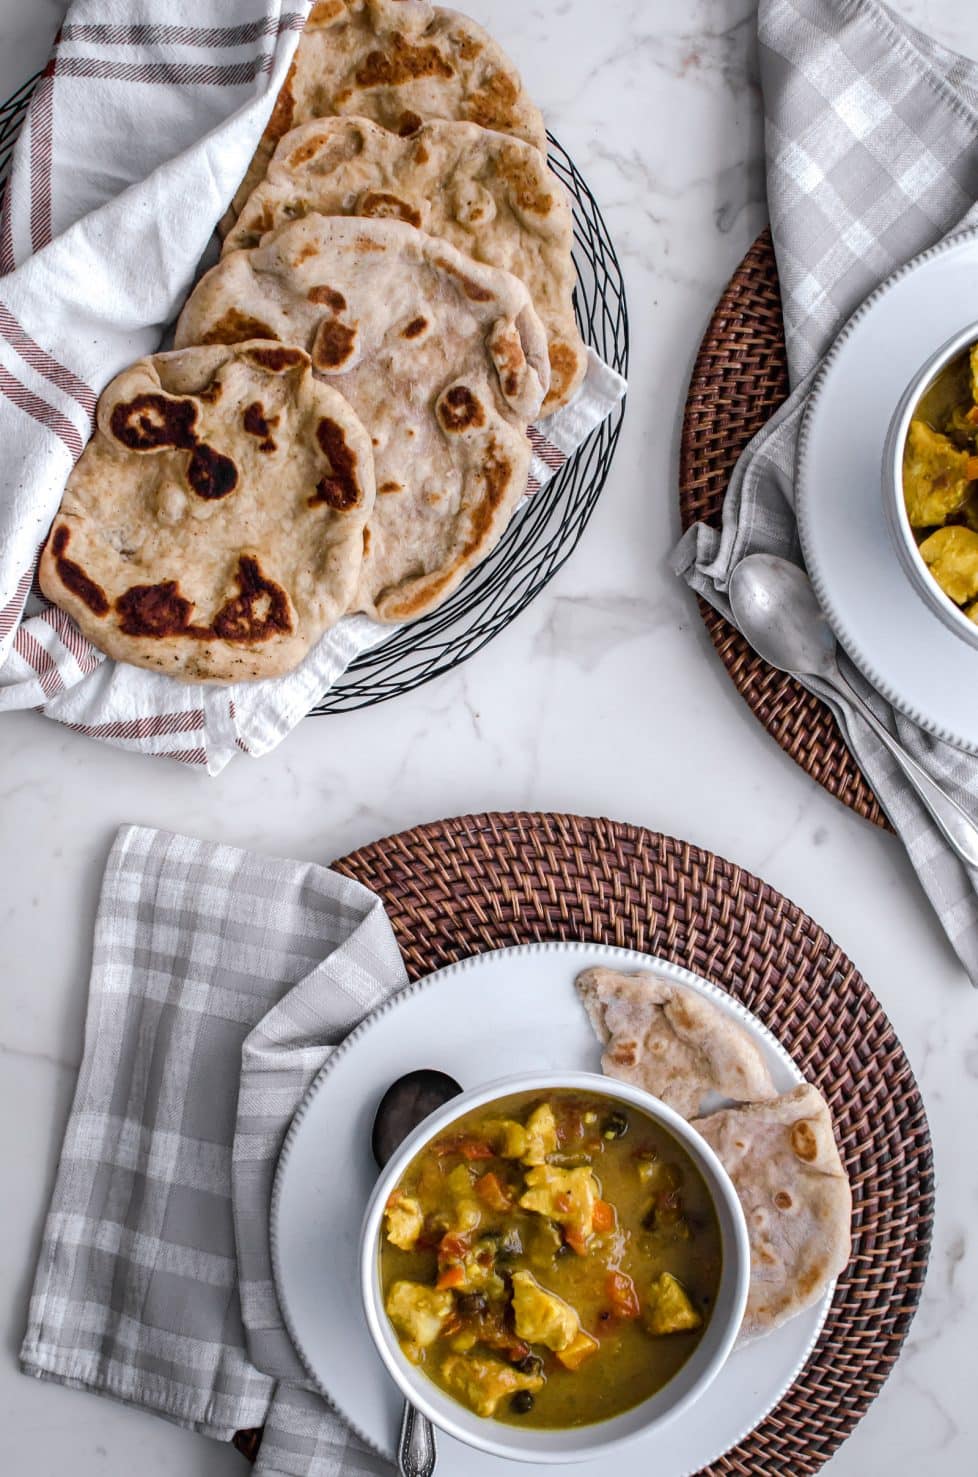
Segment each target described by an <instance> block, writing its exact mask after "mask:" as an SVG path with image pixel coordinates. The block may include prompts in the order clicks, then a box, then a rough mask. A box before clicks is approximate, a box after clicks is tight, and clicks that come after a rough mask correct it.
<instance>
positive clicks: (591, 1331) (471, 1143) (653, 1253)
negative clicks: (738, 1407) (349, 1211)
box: [380, 1089, 722, 1430]
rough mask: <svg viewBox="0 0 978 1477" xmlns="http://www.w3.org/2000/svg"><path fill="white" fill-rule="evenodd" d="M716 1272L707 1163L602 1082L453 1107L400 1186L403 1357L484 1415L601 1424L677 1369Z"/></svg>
mask: <svg viewBox="0 0 978 1477" xmlns="http://www.w3.org/2000/svg"><path fill="white" fill-rule="evenodd" d="M721 1270H722V1254H721V1232H720V1226H719V1222H718V1218H717V1213H716V1210H715V1208H714V1205H713V1201H712V1199H711V1196H710V1193H709V1190H708V1189H707V1186H706V1183H705V1181H704V1179H703V1176H702V1175H701V1174H700V1171H699V1170H698V1169H697V1167H696V1166H695V1164H694V1163H693V1161H692V1159H691V1158H690V1156H689V1155H688V1154H687V1152H686V1151H685V1149H684V1148H683V1147H682V1146H681V1145H680V1143H679V1142H678V1141H677V1140H676V1139H675V1138H674V1137H673V1136H672V1135H671V1134H670V1133H669V1131H668V1130H667V1129H665V1128H664V1127H663V1126H662V1125H661V1124H659V1123H657V1122H655V1121H654V1120H653V1119H651V1118H650V1117H648V1116H647V1115H646V1114H645V1113H643V1112H641V1111H640V1110H639V1109H637V1108H634V1107H632V1106H630V1105H624V1104H620V1103H617V1102H611V1101H609V1099H608V1098H606V1097H602V1096H600V1095H599V1094H597V1093H593V1094H590V1093H585V1092H579V1091H562V1090H559V1089H554V1090H551V1091H549V1092H547V1093H546V1094H543V1095H541V1094H540V1093H530V1094H526V1093H523V1094H517V1095H514V1096H511V1097H507V1098H502V1099H498V1100H497V1101H495V1102H493V1103H490V1104H486V1105H485V1106H483V1107H480V1108H478V1109H476V1110H474V1111H472V1112H470V1113H468V1114H467V1115H465V1116H464V1117H462V1118H459V1119H457V1120H456V1121H455V1122H454V1123H453V1124H451V1126H450V1128H449V1129H448V1130H446V1131H445V1132H444V1133H443V1134H442V1135H441V1136H440V1137H438V1138H436V1139H434V1140H433V1141H432V1142H430V1143H428V1144H427V1145H426V1146H425V1147H424V1148H423V1149H422V1150H421V1152H420V1153H419V1154H417V1155H416V1157H415V1158H414V1159H413V1160H412V1162H411V1164H410V1165H409V1167H408V1169H407V1170H406V1171H405V1173H404V1175H403V1176H402V1178H401V1180H400V1181H399V1183H398V1184H397V1186H396V1187H395V1189H394V1190H393V1192H392V1193H391V1195H390V1196H389V1198H388V1201H387V1205H386V1209H385V1214H384V1229H383V1233H382V1236H381V1248H380V1280H381V1288H382V1295H383V1301H384V1307H385V1309H386V1312H387V1316H388V1318H389V1319H390V1322H391V1325H392V1327H393V1329H394V1331H395V1333H396V1335H397V1339H398V1343H399V1344H400V1347H401V1349H402V1351H403V1352H404V1354H405V1355H406V1357H407V1358H408V1359H410V1360H411V1361H412V1362H413V1363H414V1364H415V1365H417V1366H418V1367H419V1368H420V1369H422V1370H423V1372H424V1373H425V1374H426V1375H427V1376H428V1378H430V1379H431V1380H433V1381H434V1383H435V1384H436V1385H438V1386H439V1387H440V1388H441V1389H442V1390H443V1391H444V1392H445V1393H446V1394H447V1395H449V1396H451V1397H452V1398H453V1399H455V1400H457V1401H459V1402H461V1403H462V1404H463V1405H465V1406H466V1407H468V1408H469V1409H470V1410H472V1411H474V1412H475V1413H476V1414H477V1415H479V1416H484V1417H493V1418H494V1419H496V1420H500V1421H505V1422H509V1423H513V1424H525V1425H529V1426H535V1427H538V1428H546V1429H551V1430H552V1429H567V1428H570V1427H574V1426H581V1425H587V1424H589V1423H591V1422H594V1421H600V1420H606V1419H608V1418H610V1417H612V1416H615V1415H619V1414H620V1413H621V1412H623V1411H626V1410H630V1409H631V1408H632V1407H633V1406H635V1405H638V1404H640V1403H641V1402H642V1401H644V1400H647V1399H649V1398H650V1397H651V1396H652V1395H654V1394H655V1393H656V1392H657V1391H658V1390H660V1389H662V1387H663V1386H664V1385H665V1384H666V1383H667V1382H668V1381H669V1380H670V1379H671V1378H672V1377H673V1376H674V1375H675V1374H676V1373H677V1371H678V1370H679V1369H680V1368H681V1367H682V1365H683V1364H685V1362H686V1361H687V1359H688V1358H689V1357H690V1355H691V1354H692V1352H693V1350H694V1349H695V1348H696V1345H697V1344H698V1343H699V1341H700V1339H701V1337H702V1335H703V1333H704V1330H705V1328H706V1325H707V1323H708V1321H709V1318H710V1314H711V1311H712V1309H713V1305H714V1301H715V1298H716V1295H717V1290H718V1287H719V1284H720V1275H721Z"/></svg>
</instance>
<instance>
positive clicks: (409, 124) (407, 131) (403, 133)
mask: <svg viewBox="0 0 978 1477" xmlns="http://www.w3.org/2000/svg"><path fill="white" fill-rule="evenodd" d="M423 123H424V119H423V118H422V117H421V116H420V114H418V113H411V112H407V113H402V114H401V121H400V123H398V125H397V134H398V137H399V138H410V137H411V135H412V133H417V132H418V130H419V129H420V128H421V126H422V124H423Z"/></svg>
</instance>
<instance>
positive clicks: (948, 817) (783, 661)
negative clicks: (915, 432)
mask: <svg viewBox="0 0 978 1477" xmlns="http://www.w3.org/2000/svg"><path fill="white" fill-rule="evenodd" d="M729 595H730V604H731V607H732V609H733V613H734V616H735V617H736V620H737V624H738V625H739V627H740V629H741V631H742V632H743V634H744V635H745V636H746V638H747V640H748V641H749V642H750V644H751V646H753V648H754V650H755V651H756V652H757V653H758V655H759V656H762V657H763V658H764V660H765V661H766V662H770V664H771V666H772V667H778V668H779V669H780V670H781V671H782V672H790V673H791V674H792V675H794V676H796V677H802V676H808V677H820V678H821V679H822V681H823V682H824V683H826V685H827V686H828V687H831V688H832V690H833V692H835V693H836V694H837V695H838V697H839V698H840V699H841V700H842V702H843V703H845V704H846V706H847V707H848V708H849V709H854V710H855V711H856V712H858V713H859V716H860V717H861V718H862V719H863V721H864V722H865V723H867V724H868V725H869V727H870V728H871V729H872V731H873V733H874V734H875V735H876V737H877V738H878V739H879V741H880V743H881V744H883V745H884V747H885V748H887V749H888V750H889V752H890V753H891V754H892V755H893V758H894V759H895V760H896V762H897V763H898V764H899V766H900V768H901V769H902V770H903V772H904V774H905V775H906V777H907V779H908V781H909V782H910V784H911V785H912V786H913V788H914V789H915V790H916V792H917V794H918V795H919V796H920V799H921V802H922V804H923V805H924V806H925V807H926V809H927V810H928V812H929V813H930V815H931V817H932V818H933V820H934V823H935V825H936V826H937V827H938V829H939V830H940V832H941V834H942V835H943V836H944V838H945V840H946V841H947V843H948V845H949V846H951V847H952V848H953V850H954V851H955V852H956V853H957V855H958V856H959V857H960V858H961V860H962V861H963V862H964V863H965V865H966V866H969V867H978V826H976V825H975V824H974V822H973V821H972V820H971V819H970V818H969V817H968V816H967V815H966V814H965V812H964V811H963V810H962V809H961V806H960V805H958V803H957V801H955V800H952V799H951V797H950V795H948V794H946V793H945V792H944V790H942V789H941V787H940V785H938V784H936V783H935V781H934V780H932V779H931V777H930V775H929V774H928V773H927V772H926V770H924V769H922V768H921V766H920V765H919V764H918V763H917V761H916V760H915V759H913V758H912V757H911V755H910V754H908V753H907V751H906V749H904V747H903V746H902V744H900V743H898V741H897V740H896V739H895V738H894V737H893V735H892V734H891V733H890V732H889V730H888V729H887V728H885V727H884V725H883V724H882V723H881V722H880V720H879V719H878V718H877V716H876V714H875V713H874V712H873V710H872V708H870V707H869V706H868V704H867V703H866V702H865V700H864V699H863V698H862V697H861V696H860V694H859V693H858V692H856V690H855V689H854V688H853V687H851V686H850V684H849V683H848V682H847V681H846V678H845V676H844V675H843V673H842V671H841V669H840V667H839V663H838V657H837V650H838V648H837V646H836V640H835V635H834V634H833V632H832V629H831V627H830V626H829V623H828V621H827V620H826V619H825V616H824V614H823V612H822V608H821V606H820V605H819V603H818V601H817V600H816V598H815V591H814V590H813V589H812V586H811V582H810V580H809V579H808V576H807V575H806V574H805V572H804V570H801V569H799V568H798V566H797V565H795V564H791V563H790V562H789V561H788V560H787V559H779V558H777V557H776V556H775V555H774V554H749V555H748V556H747V558H746V559H742V560H741V561H740V563H739V564H738V565H737V566H736V568H735V569H734V571H733V574H732V575H731V576H730V586H729Z"/></svg>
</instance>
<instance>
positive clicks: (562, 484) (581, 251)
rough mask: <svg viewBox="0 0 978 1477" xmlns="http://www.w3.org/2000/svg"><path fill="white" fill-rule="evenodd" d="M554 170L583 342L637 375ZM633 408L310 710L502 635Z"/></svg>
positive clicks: (591, 201)
mask: <svg viewBox="0 0 978 1477" xmlns="http://www.w3.org/2000/svg"><path fill="white" fill-rule="evenodd" d="M38 76H40V73H38V74H37V76H35V77H32V78H31V79H30V80H29V81H27V82H25V83H24V85H23V86H22V87H21V88H19V89H18V91H17V92H15V93H14V94H13V96H12V97H10V98H8V99H7V101H6V102H5V103H4V104H3V106H2V107H0V181H2V180H3V178H4V177H5V175H6V173H7V171H8V169H9V167H10V156H11V153H12V151H13V147H14V144H15V143H16V141H17V135H18V133H19V131H20V127H21V124H22V123H23V121H24V117H25V115H26V112H27V108H28V104H29V103H30V100H31V94H32V92H33V90H34V86H35V84H36V82H37V77H38ZM548 137H549V139H550V151H549V163H550V168H551V169H552V170H553V172H554V174H555V175H556V176H557V178H558V179H559V180H561V181H562V183H563V184H564V185H565V187H566V188H567V191H568V193H569V195H570V200H571V206H572V209H573V213H574V267H575V270H576V272H577V287H576V289H575V293H574V307H575V311H576V313H577V321H578V324H579V325H580V329H581V333H582V335H583V338H584V342H585V343H586V344H588V345H589V346H590V347H592V348H593V349H595V350H596V352H597V353H598V354H599V355H600V356H601V358H602V359H604V361H605V362H606V363H607V364H610V365H611V366H612V368H614V369H617V370H618V372H619V373H620V374H622V375H627V373H628V308H627V304H626V301H625V283H624V279H623V276H622V271H621V266H620V264H619V261H618V257H617V255H616V254H615V248H614V245H613V243H612V240H611V236H610V234H609V231H608V227H607V226H606V224H605V222H604V218H603V216H602V215H601V211H600V210H599V209H598V204H597V201H596V200H595V198H594V196H593V195H592V194H591V191H590V190H589V189H588V186H587V184H586V182H585V180H584V178H583V176H582V175H581V174H580V173H579V172H578V170H577V168H576V167H575V165H574V162H573V160H572V159H571V158H570V156H569V155H568V153H567V152H566V150H565V149H563V148H561V146H560V144H559V143H558V142H557V140H556V139H555V138H554V137H553V135H552V134H550V135H548ZM624 414H625V406H624V402H622V404H621V405H620V406H618V408H617V409H616V410H615V411H614V413H613V414H612V415H611V416H609V417H608V419H607V420H605V421H604V422H603V423H602V424H601V425H600V426H598V427H597V429H596V430H595V431H593V432H592V434H591V435H590V436H589V437H588V439H587V441H585V442H584V444H583V445H582V446H580V447H579V448H578V450H577V451H576V452H575V453H574V455H573V456H572V457H571V458H570V459H569V460H568V461H567V462H566V463H565V464H564V466H563V467H562V468H561V470H560V472H558V473H557V475H556V476H555V477H552V478H551V479H550V481H549V482H547V483H545V484H544V486H543V487H542V488H541V489H540V490H539V491H538V492H536V493H535V494H534V495H533V497H531V498H530V499H529V500H528V501H527V503H526V504H525V506H524V507H523V508H522V509H521V510H520V511H519V512H517V513H516V515H515V516H514V518H513V520H512V522H511V523H510V525H509V528H508V529H507V531H506V533H505V534H504V535H503V537H502V539H501V540H500V542H499V543H498V544H497V545H496V548H495V549H494V550H493V552H492V553H491V554H490V555H489V557H488V558H487V559H486V560H485V561H484V562H483V563H482V564H481V565H479V567H478V568H477V569H475V570H473V572H472V573H471V574H470V575H469V576H468V578H467V579H466V580H465V581H464V583H463V584H462V585H461V586H460V587H459V589H458V590H456V592H455V594H454V595H453V596H452V597H451V599H450V600H447V601H446V602H445V604H444V605H442V606H440V607H439V609H438V610H436V611H434V612H433V613H432V614H431V615H428V616H425V617H424V618H423V619H422V620H419V621H415V622H414V623H413V624H412V625H409V626H404V627H402V628H400V629H399V630H396V631H394V632H393V633H392V635H391V636H389V637H388V639H387V640H386V641H384V642H383V643H382V644H381V645H380V646H376V647H374V649H373V650H372V651H367V652H364V653H363V655H362V656H359V657H358V658H357V659H356V661H355V662H353V663H352V664H351V666H350V667H348V668H347V670H346V671H345V672H344V673H343V675H342V676H341V677H339V678H338V679H337V680H336V682H334V684H333V686H332V687H331V688H330V690H329V692H327V693H326V694H325V696H324V697H323V698H322V700H321V701H320V702H318V703H317V704H316V706H315V707H314V708H313V709H312V710H311V712H312V716H319V715H324V714H327V713H349V712H352V711H353V710H354V709H356V708H367V707H370V706H372V705H373V704H374V703H383V702H386V701H387V700H388V698H392V697H397V696H398V695H399V694H400V693H402V692H410V691H411V689H412V688H414V687H420V686H422V684H423V683H425V682H431V681H432V680H433V679H434V678H435V677H440V676H442V675H443V674H444V673H445V672H450V671H451V670H452V668H453V667H457V666H459V665H460V664H461V663H462V662H465V661H468V659H469V657H471V656H475V654H476V652H477V651H481V650H482V648H483V647H484V646H486V645H488V643H489V642H490V641H491V640H492V639H493V637H494V636H498V634H499V632H500V631H502V630H503V629H504V628H505V627H506V626H508V625H509V623H510V621H513V620H515V619H516V617H517V616H518V615H519V614H520V613H521V612H522V611H524V610H525V609H526V607H527V606H528V605H529V604H530V601H531V600H533V599H535V597H536V596H537V595H539V593H540V591H541V590H542V589H543V588H544V587H545V586H546V585H547V584H549V582H550V581H551V580H552V579H553V577H554V575H555V574H556V573H557V571H558V569H560V567H561V565H563V564H565V563H566V561H567V560H568V559H569V558H570V556H571V554H572V553H573V552H574V549H575V548H576V547H577V544H578V542H579V540H580V538H581V535H582V534H583V532H584V530H585V528H586V527H587V524H588V520H589V519H590V517H591V514H592V513H593V512H594V508H595V504H596V503H597V501H598V498H599V497H600V496H601V491H602V489H603V488H604V485H605V483H606V481H607V480H608V473H609V471H610V470H611V462H612V458H613V457H614V454H615V448H616V447H617V445H618V438H619V436H620V435H621V427H622V421H623V419H624Z"/></svg>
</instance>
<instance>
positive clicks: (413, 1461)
mask: <svg viewBox="0 0 978 1477" xmlns="http://www.w3.org/2000/svg"><path fill="white" fill-rule="evenodd" d="M437 1461H438V1447H437V1444H436V1442H435V1429H434V1427H433V1426H432V1424H431V1422H430V1421H429V1419H428V1417H427V1416H425V1415H422V1414H421V1412H420V1410H415V1408H414V1406H413V1405H412V1404H411V1402H410V1401H409V1400H405V1402H404V1415H403V1417H402V1418H401V1436H400V1440H399V1441H398V1443H397V1470H398V1472H399V1473H400V1477H432V1474H433V1472H434V1470H435V1463H436V1462H437Z"/></svg>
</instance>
